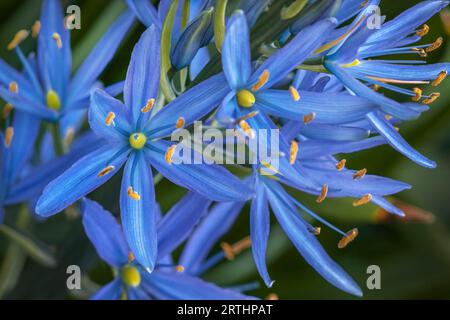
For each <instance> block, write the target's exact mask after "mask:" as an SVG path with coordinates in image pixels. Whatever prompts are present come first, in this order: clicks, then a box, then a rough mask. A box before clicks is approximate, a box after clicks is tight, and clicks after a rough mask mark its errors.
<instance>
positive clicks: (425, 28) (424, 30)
mask: <svg viewBox="0 0 450 320" xmlns="http://www.w3.org/2000/svg"><path fill="white" fill-rule="evenodd" d="M428 32H430V27H429V26H428V25H427V24H424V25H423V27H422V29H419V30H417V31H416V35H418V36H419V37H424V36H426V35H427V34H428Z"/></svg>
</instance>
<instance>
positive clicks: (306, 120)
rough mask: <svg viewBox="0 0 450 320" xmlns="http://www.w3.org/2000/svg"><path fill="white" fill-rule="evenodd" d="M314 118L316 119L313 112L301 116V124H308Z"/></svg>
mask: <svg viewBox="0 0 450 320" xmlns="http://www.w3.org/2000/svg"><path fill="white" fill-rule="evenodd" d="M315 118H316V113H315V112H311V113H308V114H307V115H305V116H303V123H304V124H308V123H310V122H311V121H313V120H314V119H315Z"/></svg>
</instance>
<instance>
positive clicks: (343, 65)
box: [341, 59, 361, 68]
mask: <svg viewBox="0 0 450 320" xmlns="http://www.w3.org/2000/svg"><path fill="white" fill-rule="evenodd" d="M360 64H361V61H359V60H358V59H355V60H353V61H352V62H350V63H346V64H341V67H342V68H351V67H356V66H358V65H360Z"/></svg>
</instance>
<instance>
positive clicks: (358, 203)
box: [353, 193, 372, 207]
mask: <svg viewBox="0 0 450 320" xmlns="http://www.w3.org/2000/svg"><path fill="white" fill-rule="evenodd" d="M370 201H372V195H371V194H370V193H368V194H366V195H364V196H363V197H362V198H360V199H358V200H356V201H354V202H353V206H354V207H359V206H362V205H365V204H367V203H369V202H370Z"/></svg>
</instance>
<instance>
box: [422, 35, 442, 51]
mask: <svg viewBox="0 0 450 320" xmlns="http://www.w3.org/2000/svg"><path fill="white" fill-rule="evenodd" d="M443 43H444V38H442V37H439V38H437V39H436V41H434V42H433V43H432V44H431V45H430V46H429V47H428V48H425V52H432V51H434V50H437V49H439V48H440V47H441V46H442V44H443Z"/></svg>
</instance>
